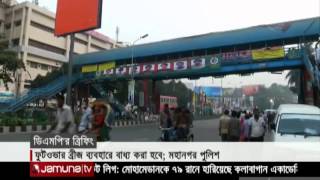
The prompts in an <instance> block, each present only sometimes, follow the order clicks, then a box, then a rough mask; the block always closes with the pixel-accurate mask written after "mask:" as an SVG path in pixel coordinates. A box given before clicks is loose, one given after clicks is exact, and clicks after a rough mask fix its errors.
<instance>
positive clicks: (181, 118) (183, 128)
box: [176, 109, 191, 140]
mask: <svg viewBox="0 0 320 180" xmlns="http://www.w3.org/2000/svg"><path fill="white" fill-rule="evenodd" d="M190 126H191V115H190V111H189V110H188V109H183V111H182V113H181V114H178V117H177V122H176V133H177V138H178V140H183V139H186V138H187V136H188V134H189V131H190Z"/></svg>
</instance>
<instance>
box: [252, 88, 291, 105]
mask: <svg viewBox="0 0 320 180" xmlns="http://www.w3.org/2000/svg"><path fill="white" fill-rule="evenodd" d="M271 99H272V100H273V102H274V106H273V108H275V109H276V108H278V107H279V105H281V104H292V103H297V102H296V100H297V99H296V95H295V94H294V93H293V92H291V90H290V88H289V87H288V86H282V85H279V84H272V85H271V86H270V87H269V88H262V89H260V91H259V92H258V93H257V94H256V95H254V104H255V105H256V106H258V107H259V109H261V110H263V109H269V108H270V107H271V104H270V100H271Z"/></svg>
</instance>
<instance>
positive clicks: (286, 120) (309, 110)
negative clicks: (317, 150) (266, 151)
mask: <svg viewBox="0 0 320 180" xmlns="http://www.w3.org/2000/svg"><path fill="white" fill-rule="evenodd" d="M271 128H272V130H273V132H272V140H273V141H275V142H295V141H298V142H301V141H306V142H312V141H316V142H320V109H319V108H318V107H315V106H311V105H302V104H285V105H281V106H280V107H279V108H278V110H277V114H276V117H275V121H274V123H273V124H272V125H271Z"/></svg>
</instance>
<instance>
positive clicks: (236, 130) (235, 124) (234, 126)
mask: <svg viewBox="0 0 320 180" xmlns="http://www.w3.org/2000/svg"><path fill="white" fill-rule="evenodd" d="M238 114H239V113H238V112H236V111H232V112H231V120H230V124H229V140H230V141H233V142H238V141H239V140H240V116H239V115H238Z"/></svg>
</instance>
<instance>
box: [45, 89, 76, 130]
mask: <svg viewBox="0 0 320 180" xmlns="http://www.w3.org/2000/svg"><path fill="white" fill-rule="evenodd" d="M56 99H57V113H56V122H55V125H53V126H52V128H51V129H50V130H49V132H52V133H55V134H74V133H75V132H76V124H75V122H74V116H73V112H72V110H71V108H70V106H68V105H66V104H65V103H64V102H65V98H64V96H63V95H62V94H58V95H57V96H56Z"/></svg>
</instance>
